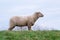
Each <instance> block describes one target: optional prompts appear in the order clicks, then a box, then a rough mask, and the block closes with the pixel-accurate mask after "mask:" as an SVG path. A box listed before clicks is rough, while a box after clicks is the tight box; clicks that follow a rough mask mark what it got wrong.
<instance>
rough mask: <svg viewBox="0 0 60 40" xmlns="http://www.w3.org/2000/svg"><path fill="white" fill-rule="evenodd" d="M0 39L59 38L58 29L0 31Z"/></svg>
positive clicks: (57, 39) (44, 39) (49, 39)
mask: <svg viewBox="0 0 60 40" xmlns="http://www.w3.org/2000/svg"><path fill="white" fill-rule="evenodd" d="M0 40H60V31H0Z"/></svg>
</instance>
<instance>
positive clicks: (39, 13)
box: [35, 12, 44, 18]
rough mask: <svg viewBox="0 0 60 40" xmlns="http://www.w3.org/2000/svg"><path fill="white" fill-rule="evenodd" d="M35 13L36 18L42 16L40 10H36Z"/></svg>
mask: <svg viewBox="0 0 60 40" xmlns="http://www.w3.org/2000/svg"><path fill="white" fill-rule="evenodd" d="M35 14H36V15H37V17H38V18H39V17H43V16H44V15H43V14H42V13H41V12H36V13H35Z"/></svg>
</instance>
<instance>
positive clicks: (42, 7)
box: [0, 0, 60, 30]
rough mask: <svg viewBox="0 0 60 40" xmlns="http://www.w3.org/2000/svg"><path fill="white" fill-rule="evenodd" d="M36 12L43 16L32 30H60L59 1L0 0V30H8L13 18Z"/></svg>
mask: <svg viewBox="0 0 60 40" xmlns="http://www.w3.org/2000/svg"><path fill="white" fill-rule="evenodd" d="M37 11H40V12H41V13H43V14H44V17H43V18H39V19H38V21H36V23H35V25H34V26H33V27H32V29H33V30H35V29H38V28H39V30H40V29H41V30H42V29H43V30H45V29H49V30H51V29H54V30H60V0H0V30H7V29H8V28H9V20H10V18H11V17H13V16H21V15H22V16H25V15H26V16H27V15H31V14H33V13H35V12H37Z"/></svg>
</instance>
